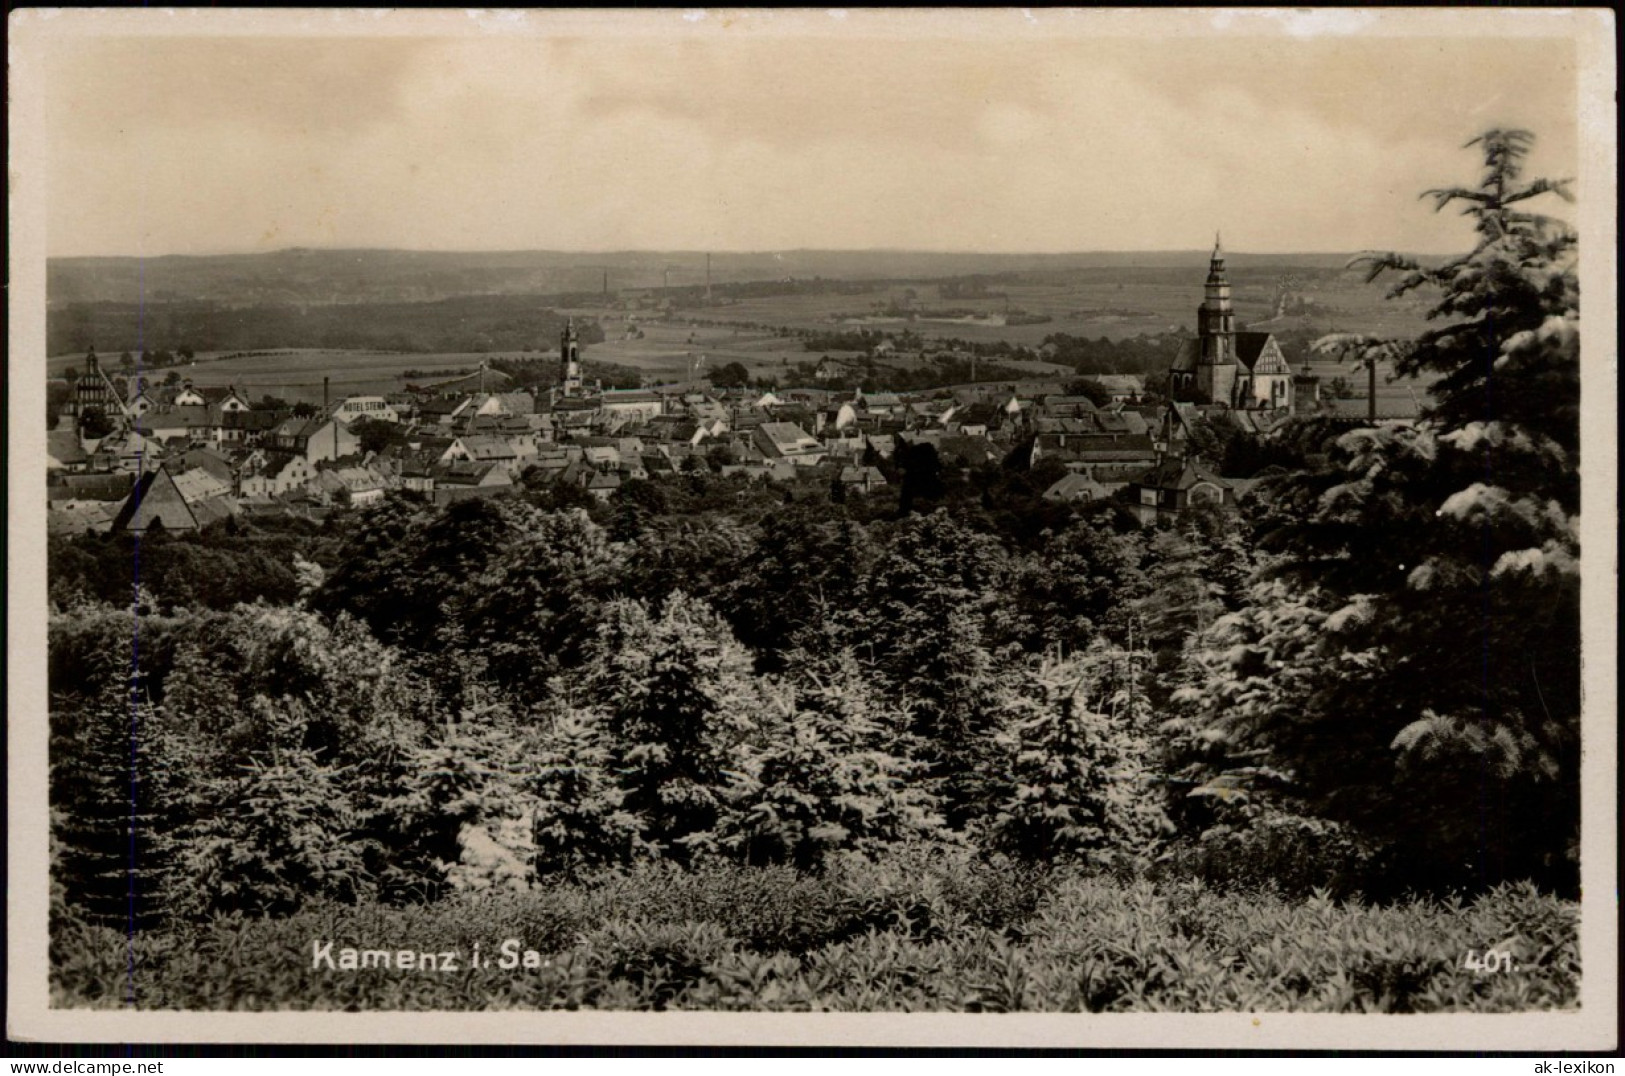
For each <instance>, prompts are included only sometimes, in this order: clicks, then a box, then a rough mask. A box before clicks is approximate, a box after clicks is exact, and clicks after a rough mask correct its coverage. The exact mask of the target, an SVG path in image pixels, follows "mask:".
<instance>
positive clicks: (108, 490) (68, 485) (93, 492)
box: [46, 473, 135, 501]
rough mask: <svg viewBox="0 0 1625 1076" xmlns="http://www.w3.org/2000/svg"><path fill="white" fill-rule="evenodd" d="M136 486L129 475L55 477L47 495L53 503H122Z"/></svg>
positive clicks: (47, 490) (67, 475)
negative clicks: (59, 501)
mask: <svg viewBox="0 0 1625 1076" xmlns="http://www.w3.org/2000/svg"><path fill="white" fill-rule="evenodd" d="M134 484H135V476H134V475H131V474H128V473H119V474H64V475H54V476H52V478H51V481H50V484H49V485H48V486H47V487H46V493H47V495H48V497H49V498H50V500H52V501H58V500H63V501H122V500H123V499H124V498H125V497H128V496H129V495H130V488H131V487H132V486H133V485H134Z"/></svg>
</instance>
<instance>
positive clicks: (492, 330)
mask: <svg viewBox="0 0 1625 1076" xmlns="http://www.w3.org/2000/svg"><path fill="white" fill-rule="evenodd" d="M563 326H564V317H563V315H560V314H557V313H555V312H554V311H553V310H552V309H550V308H547V307H544V306H542V305H541V303H540V301H539V299H538V297H536V296H524V295H489V296H487V295H477V296H464V297H461V298H455V299H443V300H440V301H438V302H424V303H411V302H392V303H352V304H347V305H342V306H329V305H321V306H314V305H297V304H291V303H282V304H268V305H263V306H244V307H232V308H225V307H220V306H217V305H215V304H212V303H207V302H176V303H160V304H151V303H148V304H140V303H69V304H66V305H64V306H61V307H56V308H53V309H52V310H50V311H49V312H48V314H47V317H46V346H47V349H48V352H49V353H50V354H53V355H61V354H64V353H71V352H77V351H85V350H87V349H88V348H89V347H90V346H91V345H92V344H94V345H95V346H96V347H97V348H98V349H100V350H101V351H102V352H104V353H112V354H117V353H119V352H120V351H124V350H130V351H136V352H139V351H141V350H143V349H147V350H159V349H175V350H177V351H205V352H207V351H238V350H253V349H260V348H340V349H368V350H376V351H400V352H434V351H467V352H487V351H497V350H508V351H524V350H533V349H536V348H544V349H549V350H550V349H552V348H553V347H554V346H555V345H556V343H557V341H558V335H559V331H560V330H561V329H562V328H563ZM589 333H596V334H597V339H596V340H594V339H589V337H588V334H589ZM602 339H603V333H602V330H601V329H598V327H597V326H596V325H593V326H592V327H591V328H590V329H589V328H588V327H587V326H582V343H583V344H590V343H595V342H597V341H599V340H602Z"/></svg>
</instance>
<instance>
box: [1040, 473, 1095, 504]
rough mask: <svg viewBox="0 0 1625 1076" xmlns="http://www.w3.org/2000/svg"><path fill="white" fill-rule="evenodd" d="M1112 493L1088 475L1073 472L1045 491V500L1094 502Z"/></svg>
mask: <svg viewBox="0 0 1625 1076" xmlns="http://www.w3.org/2000/svg"><path fill="white" fill-rule="evenodd" d="M1110 492H1111V491H1110V490H1108V489H1107V488H1106V487H1105V486H1103V485H1101V484H1100V483H1099V482H1096V481H1095V480H1094V479H1093V478H1090V477H1089V476H1088V475H1083V474H1078V473H1077V472H1075V471H1074V472H1072V473H1071V474H1067V475H1065V476H1063V477H1061V478H1060V479H1058V480H1057V481H1056V482H1055V484H1054V485H1052V486H1050V488H1049V489H1046V490H1045V491H1044V499H1045V500H1051V501H1074V500H1085V499H1086V500H1092V501H1097V500H1100V499H1101V498H1103V497H1105V496H1107V495H1108V494H1109V493H1110Z"/></svg>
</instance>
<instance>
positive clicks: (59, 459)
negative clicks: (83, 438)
mask: <svg viewBox="0 0 1625 1076" xmlns="http://www.w3.org/2000/svg"><path fill="white" fill-rule="evenodd" d="M45 454H46V456H47V457H48V462H47V466H50V465H57V466H62V467H66V466H69V465H71V464H75V463H83V462H85V460H87V459H89V458H90V457H89V456H87V455H85V450H84V449H83V448H82V447H80V444H79V435H78V434H77V433H75V432H74V431H73V430H52V431H51V432H49V433H47V434H46V435H45Z"/></svg>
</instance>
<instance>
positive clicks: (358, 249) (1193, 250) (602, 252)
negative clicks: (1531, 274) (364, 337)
mask: <svg viewBox="0 0 1625 1076" xmlns="http://www.w3.org/2000/svg"><path fill="white" fill-rule="evenodd" d="M1388 249H1392V248H1381V247H1358V248H1345V249H1339V250H1324V249H1321V250H1238V249H1229V250H1226V251H1225V256H1226V257H1236V256H1242V257H1270V256H1295V257H1346V256H1348V255H1351V254H1364V253H1371V252H1375V251H1380V250H1388ZM300 253H320V254H450V255H457V254H460V255H514V254H565V255H580V256H584V257H586V256H590V257H606V256H611V255H637V254H694V255H706V254H711V255H717V254H723V255H736V256H751V255H758V256H768V257H771V256H773V255H782V254H901V255H923V256H934V257H980V258H1068V257H1086V256H1099V255H1136V254H1155V255H1165V254H1202V255H1207V254H1210V253H1211V249H1210V248H1209V247H1207V246H1205V245H1204V246H1200V247H1154V248H1140V249H1125V248H1093V249H1088V248H1083V249H1073V250H974V249H959V248H955V249H951V250H933V249H930V248H923V247H761V248H755V249H720V248H715V247H712V248H706V247H609V248H602V249H597V250H593V249H569V248H564V247H502V248H497V247H492V248H449V247H446V248H443V247H380V246H303V245H302V246H292V247H279V248H277V249H275V250H241V249H237V250H214V251H204V252H193V253H179V252H174V253H165V254H48V255H46V259H45V260H46V261H47V262H48V263H49V262H53V261H76V260H89V259H117V260H123V261H141V260H156V259H160V258H254V257H270V256H274V255H278V254H300ZM1402 253H1406V254H1411V255H1414V256H1418V257H1444V256H1449V255H1451V254H1453V253H1457V252H1456V251H1426V250H1406V251H1402Z"/></svg>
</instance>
